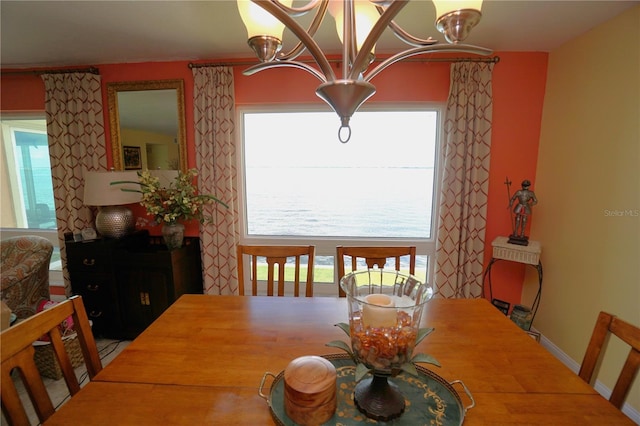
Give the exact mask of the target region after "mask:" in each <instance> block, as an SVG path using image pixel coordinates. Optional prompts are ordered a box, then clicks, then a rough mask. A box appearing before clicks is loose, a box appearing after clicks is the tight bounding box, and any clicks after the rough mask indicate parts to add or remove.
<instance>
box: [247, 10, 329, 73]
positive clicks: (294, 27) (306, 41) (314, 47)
mask: <svg viewBox="0 0 640 426" xmlns="http://www.w3.org/2000/svg"><path fill="white" fill-rule="evenodd" d="M251 1H253V2H254V3H256V4H257V5H259V6H260V7H262V8H263V9H264V10H266V11H267V12H269V13H270V14H272V15H273V16H274V17H275V18H277V19H278V20H280V22H282V23H283V24H284V25H285V26H286V27H287V28H288V29H289V30H290V31H291V32H292V33H293V34H294V35H295V36H296V37H298V40H300V42H301V43H302V44H303V45H304V46H305V47H306V48H307V50H309V53H310V54H311V56H313V59H315V61H316V63H317V64H318V67H319V68H320V70H321V71H322V73H323V74H324V76H325V77H324V78H325V80H331V81H332V80H335V79H336V75H335V73H334V72H333V69H332V68H331V65H330V64H329V61H328V60H327V57H326V56H325V55H324V53H322V50H321V49H320V47H319V46H318V44H317V43H316V42H315V40H314V39H313V38H312V37H311V36H310V35H309V34H308V33H307V32H306V31H305V30H304V29H303V28H302V27H301V26H300V25H299V24H298V23H297V22H296V21H295V20H294V19H293V18H292V17H291V16H289V15H288V14H287V12H286V11H285V10H284V9H282V7H281V6H280V3H278V2H277V1H275V0H251ZM281 62H284V61H281Z"/></svg>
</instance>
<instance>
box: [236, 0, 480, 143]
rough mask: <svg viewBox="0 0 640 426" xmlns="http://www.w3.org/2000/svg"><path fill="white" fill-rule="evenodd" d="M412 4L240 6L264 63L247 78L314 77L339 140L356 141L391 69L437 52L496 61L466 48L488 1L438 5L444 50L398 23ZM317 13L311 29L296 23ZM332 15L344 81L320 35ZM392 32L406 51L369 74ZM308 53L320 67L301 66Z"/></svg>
mask: <svg viewBox="0 0 640 426" xmlns="http://www.w3.org/2000/svg"><path fill="white" fill-rule="evenodd" d="M408 2H409V0H309V1H308V3H306V5H304V6H302V7H292V3H293V0H251V1H249V0H237V4H238V10H239V12H240V16H241V18H242V21H243V22H244V24H245V26H246V27H247V33H248V37H249V39H248V44H249V46H250V47H251V48H252V49H253V51H254V52H255V53H256V56H257V57H258V59H259V60H260V63H259V64H257V65H254V66H252V67H250V68H248V69H246V70H245V71H244V74H245V75H253V74H255V73H257V72H260V71H263V70H266V69H271V68H277V67H293V68H298V69H302V70H304V71H307V72H309V73H311V74H312V75H313V76H315V77H316V78H317V79H318V80H320V81H321V84H320V85H319V86H318V88H317V89H316V94H317V95H318V96H319V97H320V98H321V99H323V100H324V101H325V102H326V103H327V104H329V106H330V107H331V108H332V109H333V110H334V111H335V112H336V113H337V114H338V116H339V117H340V120H341V126H340V128H339V130H338V139H340V141H341V142H343V143H344V142H348V141H349V139H350V138H351V128H350V127H349V120H350V119H351V116H352V115H353V114H354V113H355V112H356V111H357V110H358V108H359V107H360V106H361V105H362V104H363V103H364V102H365V101H366V100H367V99H369V98H370V97H371V96H373V94H374V93H375V92H376V88H375V86H374V85H373V84H371V83H370V81H371V79H373V78H374V77H375V76H376V75H378V74H379V73H380V72H382V71H383V70H384V69H386V68H387V67H388V66H390V65H392V64H394V63H396V62H399V61H402V60H404V59H407V58H409V57H412V56H416V55H420V54H424V53H431V52H459V53H471V54H477V55H490V54H491V53H492V51H491V50H489V49H485V48H482V47H477V46H471V45H465V44H461V42H462V41H464V39H465V38H466V37H467V35H468V34H469V32H470V31H471V29H472V28H473V27H474V26H475V25H476V24H477V23H478V22H479V21H480V18H481V16H482V14H481V13H480V9H481V6H482V0H433V2H434V4H435V6H436V16H438V18H437V20H436V22H435V25H436V28H437V29H438V30H439V31H440V32H442V33H443V34H444V37H445V39H446V40H447V42H448V44H438V41H437V40H435V39H433V38H431V37H429V38H427V39H421V38H418V37H415V36H413V35H411V34H409V33H408V32H406V31H405V30H403V29H402V28H401V27H400V26H399V25H397V24H396V23H395V22H394V21H393V19H394V18H395V17H396V15H397V14H398V13H399V12H400V11H401V10H402V8H403V7H404V6H406V5H407V3H408ZM312 11H315V16H314V17H313V20H312V21H311V24H310V25H309V27H308V28H307V29H305V28H303V27H302V26H301V25H300V24H299V23H298V22H297V21H296V19H295V18H296V17H299V16H302V15H305V14H307V13H309V12H312ZM327 13H329V14H330V15H332V17H333V19H334V20H335V23H336V30H337V32H338V36H339V38H340V41H341V43H342V75H341V76H340V77H338V76H336V73H335V72H334V70H333V68H332V67H331V65H330V64H329V60H328V59H327V55H325V53H324V52H323V51H322V50H321V48H320V46H318V44H317V42H316V41H315V40H314V38H313V37H314V35H315V33H316V31H317V30H318V28H319V27H320V24H321V23H322V21H323V19H324V18H325V16H326V15H327ZM285 27H286V28H288V29H289V30H290V31H291V32H292V33H293V34H294V35H295V36H296V37H297V38H298V40H299V41H298V43H297V44H296V45H295V46H294V47H293V49H292V50H291V51H289V52H281V49H282V35H283V33H284V29H285ZM387 28H389V29H390V30H391V31H393V33H394V34H395V35H396V36H397V37H398V38H399V39H400V40H402V41H403V42H404V43H406V44H407V45H408V47H407V48H406V49H405V50H402V51H401V52H398V53H395V54H392V55H391V56H389V57H388V58H386V59H384V60H382V61H381V62H380V63H379V64H378V65H376V66H375V67H373V68H372V69H369V66H370V65H371V64H372V63H373V60H374V50H375V45H376V43H377V42H378V39H379V38H380V37H381V36H382V33H383V32H384V30H385V29H387ZM305 50H307V51H308V52H309V54H310V55H311V56H312V57H313V60H314V61H315V65H316V66H317V67H314V66H312V65H309V64H308V63H305V62H302V61H296V58H298V57H299V56H300V55H301V54H302V53H303V52H304V51H305Z"/></svg>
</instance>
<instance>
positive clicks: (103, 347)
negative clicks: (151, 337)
mask: <svg viewBox="0 0 640 426" xmlns="http://www.w3.org/2000/svg"><path fill="white" fill-rule="evenodd" d="M129 343H130V341H128V340H110V339H96V345H97V346H98V352H99V354H100V358H101V359H102V366H103V367H104V366H105V365H107V364H108V363H109V362H110V361H111V360H112V359H114V358H115V357H116V356H117V355H118V354H119V353H120V352H121V351H122V350H123V349H124V348H125V347H126V346H127V345H128V344H129ZM76 377H78V381H79V382H80V386H84V385H85V384H87V383H88V382H89V377H88V376H87V369H86V367H85V366H84V365H82V366H80V367H78V368H76ZM16 380H17V385H16V387H17V388H18V392H19V393H20V397H21V398H23V401H26V403H25V408H26V410H27V413H28V414H29V418H30V420H31V424H32V425H37V424H39V421H38V418H37V416H36V414H35V412H34V410H33V407H32V406H31V404H30V402H29V398H28V396H27V393H26V391H25V389H24V387H23V386H22V382H21V381H20V380H19V379H16ZM43 381H44V384H45V386H46V387H47V391H48V392H49V397H50V398H51V402H52V403H53V406H54V407H56V409H57V408H58V407H59V406H61V405H62V404H64V403H65V402H66V401H67V400H68V399H69V391H68V389H67V385H66V383H65V382H64V379H59V380H53V379H49V378H47V377H44V378H43ZM0 420H1V421H0V424H1V425H6V424H7V422H6V420H5V419H4V416H2V418H1V419H0Z"/></svg>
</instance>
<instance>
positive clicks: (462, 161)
mask: <svg viewBox="0 0 640 426" xmlns="http://www.w3.org/2000/svg"><path fill="white" fill-rule="evenodd" d="M493 65H494V64H493V63H480V62H459V63H454V64H452V65H451V89H450V93H449V100H448V104H447V111H446V113H445V123H444V140H445V146H444V150H443V152H444V175H443V182H442V192H441V195H440V208H439V228H438V242H437V244H436V265H435V273H436V278H435V286H436V296H437V297H444V298H478V297H481V296H482V263H483V253H484V235H485V226H486V222H487V220H486V211H487V192H488V188H489V160H490V153H491V118H492V94H491V76H492V72H493Z"/></svg>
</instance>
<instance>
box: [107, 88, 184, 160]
mask: <svg viewBox="0 0 640 426" xmlns="http://www.w3.org/2000/svg"><path fill="white" fill-rule="evenodd" d="M107 97H108V102H109V122H110V127H111V145H112V151H113V167H114V169H115V170H147V169H148V170H181V171H186V168H187V147H186V137H185V119H184V82H183V80H154V81H135V82H117V83H107Z"/></svg>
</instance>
